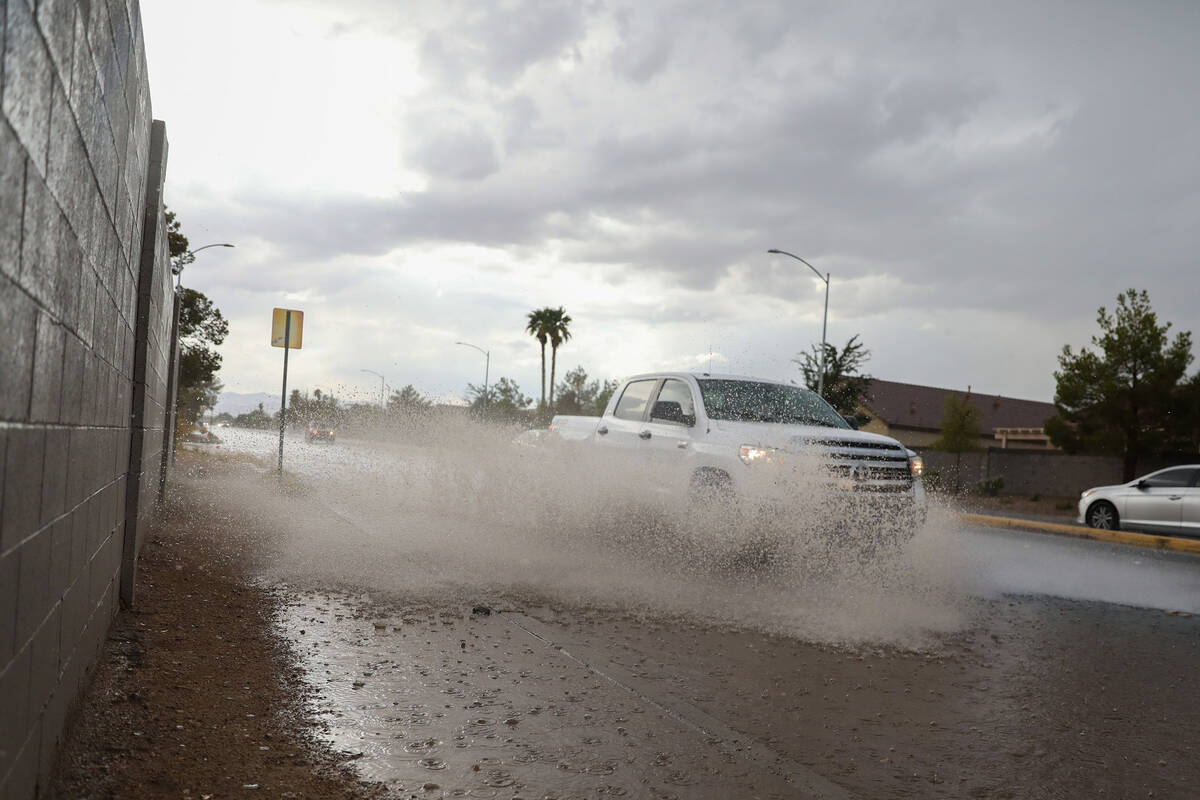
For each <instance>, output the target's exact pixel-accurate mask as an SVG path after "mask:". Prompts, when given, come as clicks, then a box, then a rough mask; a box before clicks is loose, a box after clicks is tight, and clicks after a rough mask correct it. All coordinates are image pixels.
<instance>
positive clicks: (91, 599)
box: [0, 0, 173, 798]
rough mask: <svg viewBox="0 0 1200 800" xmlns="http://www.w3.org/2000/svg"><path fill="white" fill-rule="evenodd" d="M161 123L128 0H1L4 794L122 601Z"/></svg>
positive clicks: (162, 325) (158, 351)
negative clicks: (154, 119)
mask: <svg viewBox="0 0 1200 800" xmlns="http://www.w3.org/2000/svg"><path fill="white" fill-rule="evenodd" d="M164 134H165V130H164V128H163V126H162V124H161V123H153V125H152V121H151V113H150V95H149V85H148V82H147V76H146V59H145V51H144V49H143V41H142V33H141V20H140V12H139V8H138V4H137V0H90V2H87V1H85V0H0V476H2V484H0V797H2V798H26V797H33V796H35V795H36V794H37V793H39V786H44V783H45V780H46V778H47V776H48V774H49V770H50V767H51V765H52V763H53V759H54V756H55V753H56V750H57V744H58V740H59V737H60V736H61V733H62V729H63V724H64V721H65V719H66V716H67V713H68V711H69V710H70V708H71V707H72V705H73V704H74V702H75V701H76V699H77V696H78V694H79V690H80V688H81V686H82V685H83V682H84V681H85V680H86V678H87V676H88V673H89V670H90V669H91V667H92V665H93V664H94V662H95V660H96V657H97V655H98V653H99V650H100V647H101V645H102V643H103V642H104V639H105V636H106V634H107V631H108V629H109V626H110V623H111V621H112V618H113V616H114V614H115V612H116V609H117V607H118V604H119V602H120V601H121V600H122V599H123V600H125V601H126V602H131V601H132V586H133V570H134V567H135V565H136V556H137V549H138V545H139V544H140V537H141V533H142V531H143V530H144V528H145V525H146V522H147V521H148V519H149V516H150V515H151V514H152V513H153V509H154V501H155V495H156V494H157V491H158V482H159V479H160V478H161V477H162V475H161V470H162V469H163V466H162V464H163V459H162V458H161V448H162V446H163V441H164V436H163V430H164V426H169V424H170V417H169V415H168V414H167V413H166V412H167V409H168V408H170V407H171V406H172V405H173V402H172V398H169V397H167V396H166V393H167V389H166V386H167V381H166V376H167V374H168V372H169V360H170V357H171V347H170V345H171V340H170V330H171V321H172V320H171V314H172V299H171V293H172V290H171V276H170V270H169V266H168V259H167V252H166V242H165V233H164V230H165V228H164V225H163V221H162V207H161V191H162V180H163V171H164V166H165V160H166V141H165V135H164ZM123 590H124V591H123Z"/></svg>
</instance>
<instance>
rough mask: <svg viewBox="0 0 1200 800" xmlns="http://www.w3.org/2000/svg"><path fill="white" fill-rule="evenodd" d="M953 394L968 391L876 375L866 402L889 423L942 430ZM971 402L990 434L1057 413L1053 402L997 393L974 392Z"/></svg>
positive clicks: (1033, 423) (1037, 425) (1036, 422)
mask: <svg viewBox="0 0 1200 800" xmlns="http://www.w3.org/2000/svg"><path fill="white" fill-rule="evenodd" d="M950 394H960V395H961V394H966V392H965V391H962V390H957V389H939V388H937V387H936V386H918V385H916V384H913V383H897V382H895V381H881V380H879V379H878V378H876V379H873V380H872V381H871V387H870V389H868V391H867V397H866V400H865V401H864V403H863V405H865V406H866V407H867V409H868V410H869V411H870V412H871V414H872V415H874V416H875V417H878V418H879V419H881V420H882V421H884V422H886V423H887V424H888V425H889V426H893V427H902V428H918V429H923V430H930V431H936V430H941V427H942V416H943V415H944V414H945V413H946V396H947V395H950ZM970 402H971V405H973V406H975V407H976V408H978V409H979V411H980V422H979V432H980V433H981V434H984V435H988V436H990V435H992V433H993V432H994V431H995V430H996V428H1041V427H1042V426H1043V425H1045V423H1046V420H1047V419H1049V418H1050V417H1052V416H1054V413H1055V412H1054V404H1053V403H1042V402H1039V401H1037V400H1017V399H1016V398H1012V397H1004V396H1002V395H995V394H979V393H978V392H971V401H970Z"/></svg>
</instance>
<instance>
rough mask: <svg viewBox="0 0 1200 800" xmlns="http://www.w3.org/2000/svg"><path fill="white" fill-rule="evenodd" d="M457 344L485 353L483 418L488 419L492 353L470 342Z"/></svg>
mask: <svg viewBox="0 0 1200 800" xmlns="http://www.w3.org/2000/svg"><path fill="white" fill-rule="evenodd" d="M455 344H461V345H462V346H463V347H473V348H475V349H476V350H478V351H479V352H481V353H483V359H484V361H483V418H484V419H487V413H488V370H490V369H491V367H492V354H491V353H490V352H488V351H487V350H484V349H483V348H482V347H479V346H478V345H474V344H471V343H470V342H455Z"/></svg>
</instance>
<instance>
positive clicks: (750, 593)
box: [213, 420, 964, 648]
mask: <svg viewBox="0 0 1200 800" xmlns="http://www.w3.org/2000/svg"><path fill="white" fill-rule="evenodd" d="M414 431H417V432H419V433H420V435H414V433H413V432H414ZM406 433H407V435H400V436H392V437H388V436H385V435H383V434H380V435H378V436H375V437H369V436H368V437H364V438H360V439H357V440H351V439H347V438H346V437H344V436H340V437H339V440H338V443H337V444H336V445H333V446H329V445H320V444H313V445H306V444H305V443H304V442H303V440H299V439H297V440H289V442H288V448H289V449H288V453H287V458H286V461H287V465H288V469H289V471H291V472H292V473H294V475H295V478H294V480H293V481H292V482H290V483H289V485H292V486H296V487H299V488H297V489H295V490H293V491H290V492H282V493H281V492H280V491H278V490H277V482H276V481H275V480H274V479H272V478H271V477H270V476H269V474H264V475H263V476H262V477H261V478H260V479H258V480H253V481H247V480H244V479H237V480H233V479H230V480H225V481H224V482H223V483H220V484H214V486H213V489H214V491H216V492H219V494H220V495H221V497H222V498H223V499H222V502H225V503H230V504H233V505H234V506H235V507H237V508H238V509H239V510H240V512H241V513H253V514H254V515H255V518H256V519H258V520H259V521H261V523H262V524H263V525H265V526H267V527H269V528H270V529H271V530H272V531H274V532H275V535H276V539H275V541H276V542H277V547H276V555H275V557H274V558H273V567H272V570H273V572H274V573H275V574H276V575H277V576H278V577H280V578H284V579H286V580H288V581H290V582H292V583H304V582H311V585H312V586H314V587H322V588H328V587H330V586H342V587H345V588H349V589H357V590H367V591H372V592H382V593H388V594H390V595H393V596H405V597H411V598H425V599H426V600H428V599H430V598H436V599H437V600H438V601H440V602H444V603H448V604H454V603H458V604H464V605H468V606H469V605H474V604H478V603H486V604H489V605H495V606H498V607H512V608H522V607H532V606H547V605H548V606H556V605H561V606H567V605H569V606H571V607H572V608H574V609H576V610H577V612H578V611H579V610H583V612H584V613H596V614H601V615H603V614H609V613H612V612H613V611H619V612H621V613H634V614H653V615H659V616H662V615H666V616H672V615H674V616H678V617H681V618H686V619H688V620H692V621H699V622H704V623H706V624H719V625H730V626H738V627H752V628H755V629H760V630H763V631H767V632H772V633H780V634H784V635H788V636H795V637H800V638H804V639H808V640H814V641H821V642H829V643H838V644H849V645H863V644H867V645H871V644H888V645H893V646H901V647H910V648H924V647H926V646H929V645H930V644H931V643H932V642H933V641H934V640H935V639H936V637H937V636H938V635H939V634H941V633H944V632H946V631H951V630H954V629H956V628H958V627H959V626H961V625H962V623H963V621H964V620H963V611H962V608H963V604H962V595H961V593H960V591H959V590H958V588H957V587H956V586H955V580H954V576H955V575H957V574H958V570H957V569H956V564H957V561H956V558H955V556H954V554H953V553H954V549H953V547H951V546H950V545H951V539H950V536H949V529H950V517H949V515H948V514H940V513H936V512H935V513H934V514H933V515H932V516H931V519H930V521H929V522H928V523H926V524H925V525H924V526H923V527H922V528H921V529H920V530H919V531H915V535H913V534H914V532H913V531H912V530H911V529H909V528H907V527H906V525H907V524H908V523H907V522H906V521H900V520H898V519H897V517H896V515H895V514H894V513H893V511H894V509H889V508H888V507H887V506H886V504H885V505H883V506H880V505H878V504H877V503H874V502H872V503H869V504H865V505H862V504H858V505H856V504H854V503H851V502H849V501H848V500H847V498H846V497H831V496H829V495H828V494H825V493H823V492H820V491H817V490H816V489H814V488H811V487H814V486H816V484H817V482H816V481H815V480H808V479H806V476H805V475H804V474H803V473H804V470H805V469H806V467H804V466H803V465H799V466H794V467H793V468H792V469H793V470H798V472H796V474H792V475H789V476H788V477H787V483H786V485H787V486H788V487H790V488H788V489H787V491H780V492H777V493H776V495H775V497H774V499H773V501H772V502H770V503H768V504H758V503H730V502H727V501H721V502H711V503H707V504H697V503H695V502H694V498H689V497H688V496H687V494H686V492H685V491H675V490H673V488H672V487H671V486H670V485H669V481H667V482H665V483H667V484H668V485H667V486H666V487H665V488H664V485H663V484H664V480H663V477H662V472H663V467H662V464H659V463H656V462H654V461H652V460H645V461H640V462H639V461H635V460H634V459H632V458H631V457H630V456H629V454H627V453H619V454H618V453H612V452H608V453H606V452H603V451H597V450H594V449H593V448H591V447H590V446H588V445H565V444H564V445H560V446H545V445H538V446H529V445H527V444H521V443H516V442H514V435H515V433H517V431H514V430H513V429H511V428H508V427H503V426H495V425H485V424H480V423H476V422H470V421H466V420H459V421H457V422H456V423H455V424H454V425H453V426H444V427H443V429H442V430H438V431H436V432H435V431H433V430H430V429H429V428H427V427H422V426H420V425H416V426H412V427H410V428H409V430H408V431H407V432H406ZM274 444H275V442H274V439H273V438H272V437H271V436H270V435H268V434H260V433H255V432H246V431H238V430H229V431H228V433H227V436H226V443H225V445H224V447H225V449H226V450H240V451H243V452H248V453H251V454H254V455H258V456H261V457H263V459H264V462H263V463H264V464H267V463H272V459H270V458H269V454H270V450H271V448H272V447H273V446H274ZM264 472H265V469H264ZM777 477H778V476H776V478H777Z"/></svg>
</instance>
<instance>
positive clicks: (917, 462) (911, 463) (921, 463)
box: [908, 455, 925, 478]
mask: <svg viewBox="0 0 1200 800" xmlns="http://www.w3.org/2000/svg"><path fill="white" fill-rule="evenodd" d="M908 472H909V474H910V475H912V476H913V477H914V478H919V477H921V476H922V475H924V474H925V459H923V458H921V457H920V456H916V455H914V456H912V457H911V458H909V459H908Z"/></svg>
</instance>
